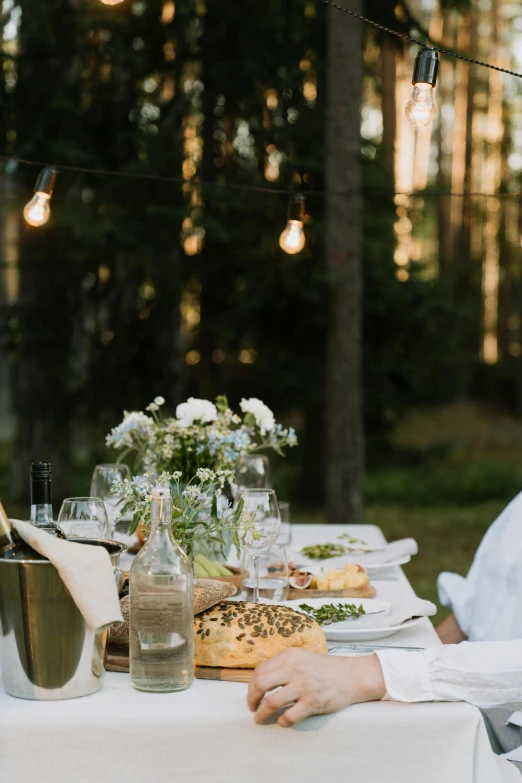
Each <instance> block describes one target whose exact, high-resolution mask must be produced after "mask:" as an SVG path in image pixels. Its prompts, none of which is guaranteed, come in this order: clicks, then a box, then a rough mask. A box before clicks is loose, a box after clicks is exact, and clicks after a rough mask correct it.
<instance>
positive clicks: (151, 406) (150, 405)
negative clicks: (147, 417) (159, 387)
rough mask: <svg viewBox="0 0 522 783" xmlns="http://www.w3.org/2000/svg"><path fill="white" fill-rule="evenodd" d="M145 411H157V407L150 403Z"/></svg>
mask: <svg viewBox="0 0 522 783" xmlns="http://www.w3.org/2000/svg"><path fill="white" fill-rule="evenodd" d="M145 410H146V411H159V405H156V403H155V402H150V403H149V404H148V405H147V407H146V408H145Z"/></svg>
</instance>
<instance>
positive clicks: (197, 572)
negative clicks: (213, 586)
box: [193, 560, 210, 579]
mask: <svg viewBox="0 0 522 783" xmlns="http://www.w3.org/2000/svg"><path fill="white" fill-rule="evenodd" d="M193 568H194V576H195V577H197V578H198V579H205V578H207V579H208V577H209V576H210V574H209V573H208V571H207V570H206V568H203V566H202V565H201V563H198V561H197V560H194V564H193Z"/></svg>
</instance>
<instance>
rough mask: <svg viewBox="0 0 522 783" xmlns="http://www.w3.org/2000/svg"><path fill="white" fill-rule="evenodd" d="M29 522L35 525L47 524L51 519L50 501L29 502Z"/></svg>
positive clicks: (51, 508)
mask: <svg viewBox="0 0 522 783" xmlns="http://www.w3.org/2000/svg"><path fill="white" fill-rule="evenodd" d="M30 521H31V523H32V524H33V525H36V526H40V525H48V524H49V523H52V521H53V507H52V505H51V504H50V503H32V504H31V520H30Z"/></svg>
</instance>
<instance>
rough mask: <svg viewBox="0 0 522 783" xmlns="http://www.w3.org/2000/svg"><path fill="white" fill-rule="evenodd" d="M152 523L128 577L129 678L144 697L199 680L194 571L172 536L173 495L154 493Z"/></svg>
mask: <svg viewBox="0 0 522 783" xmlns="http://www.w3.org/2000/svg"><path fill="white" fill-rule="evenodd" d="M150 521H151V531H150V536H149V538H148V540H147V542H146V544H145V546H144V547H143V549H142V550H141V551H140V552H139V553H138V554H137V555H136V557H135V558H134V562H133V564H132V567H131V570H130V576H129V594H130V623H129V637H130V638H129V648H130V678H131V683H132V685H133V686H134V688H137V689H138V690H140V691H153V692H156V693H167V692H169V691H181V690H184V689H185V688H189V687H190V685H191V684H192V681H193V679H194V609H193V587H192V567H191V564H190V561H189V559H188V557H187V556H186V554H185V553H184V552H183V550H182V549H181V547H180V546H179V545H178V544H177V543H176V541H175V540H174V536H173V534H172V500H171V497H170V489H168V488H163V487H156V488H155V489H153V490H152V493H151V514H150Z"/></svg>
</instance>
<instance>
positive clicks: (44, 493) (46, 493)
mask: <svg viewBox="0 0 522 783" xmlns="http://www.w3.org/2000/svg"><path fill="white" fill-rule="evenodd" d="M52 502H53V501H52V492H51V479H43V480H42V479H39V478H31V507H32V506H42V505H44V506H51V504H52Z"/></svg>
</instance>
